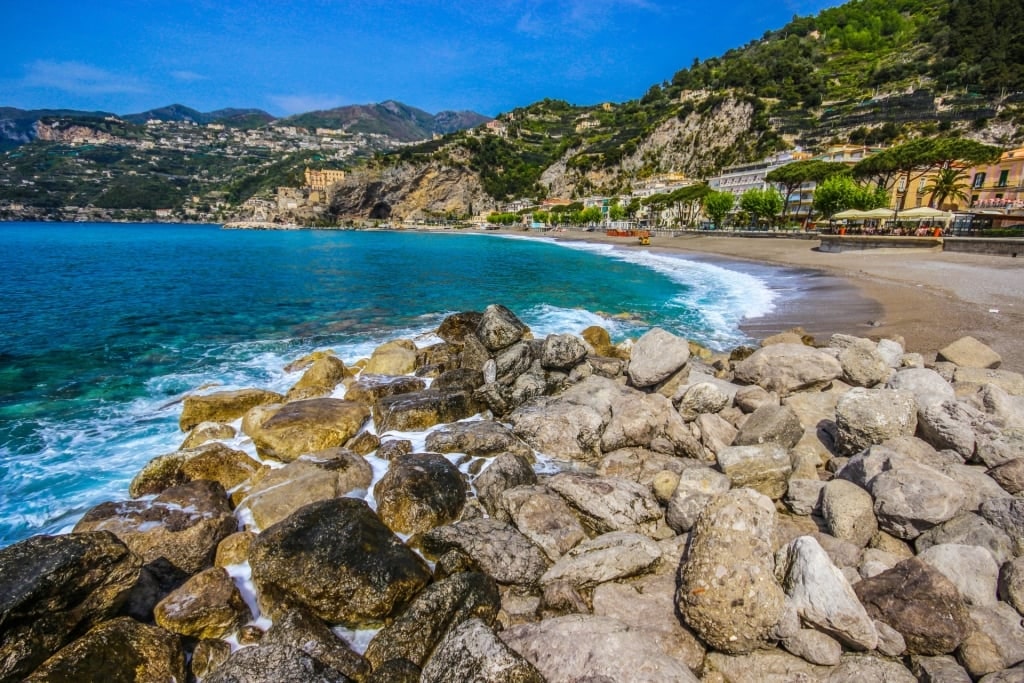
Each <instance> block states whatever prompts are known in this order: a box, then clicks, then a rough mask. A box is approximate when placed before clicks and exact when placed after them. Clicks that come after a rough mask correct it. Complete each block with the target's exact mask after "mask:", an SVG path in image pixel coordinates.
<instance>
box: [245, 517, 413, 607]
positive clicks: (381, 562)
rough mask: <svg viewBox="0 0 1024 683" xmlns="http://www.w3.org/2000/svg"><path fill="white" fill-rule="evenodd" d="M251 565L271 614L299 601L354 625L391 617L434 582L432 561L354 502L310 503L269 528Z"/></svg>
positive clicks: (257, 544) (256, 543)
mask: <svg viewBox="0 0 1024 683" xmlns="http://www.w3.org/2000/svg"><path fill="white" fill-rule="evenodd" d="M321 539H330V541H331V542H330V543H324V542H321ZM249 564H250V565H251V567H252V579H253V583H254V584H255V585H256V589H257V592H258V596H259V600H260V606H261V608H262V609H263V611H264V612H267V613H269V614H270V615H271V616H273V615H274V614H276V613H279V612H281V611H282V608H283V607H285V606H286V605H287V604H288V603H294V602H297V603H299V604H301V605H305V606H306V607H308V608H309V609H310V610H311V611H312V612H313V613H314V614H315V615H316V616H317V617H319V618H320V619H323V620H324V621H326V622H328V623H332V624H337V623H341V624H345V625H348V626H350V627H358V626H362V625H366V624H373V623H377V622H379V621H381V620H383V619H385V618H387V617H389V616H391V615H392V614H393V613H394V612H395V611H396V610H398V609H399V608H400V607H402V606H404V605H405V604H406V603H407V602H408V601H409V600H410V599H411V598H412V597H413V596H414V595H415V594H416V593H417V592H418V591H419V590H420V589H421V588H423V586H425V585H426V584H427V582H428V581H429V580H430V570H429V569H428V567H427V565H426V563H425V562H424V561H423V560H422V559H421V558H420V557H419V556H418V555H416V554H415V553H414V552H412V551H411V550H409V549H408V548H407V547H406V546H405V545H404V544H403V543H402V542H401V541H400V540H399V539H398V538H397V537H396V536H395V535H394V534H393V533H392V532H391V530H390V529H388V528H387V527H386V526H384V524H383V523H382V522H381V521H380V520H379V519H378V518H377V516H376V515H375V514H374V513H373V511H372V510H370V508H369V506H367V505H366V503H365V502H364V501H361V500H355V499H352V498H336V499H333V500H324V501H319V502H316V503H311V504H309V505H306V506H305V507H302V508H299V510H297V511H296V512H294V513H293V514H292V515H291V516H289V517H288V518H286V519H285V520H283V521H281V522H278V523H277V524H275V525H273V526H272V527H270V528H269V529H266V530H265V531H263V533H261V534H260V535H259V536H258V537H257V538H256V540H255V541H253V544H252V548H251V550H250V552H249Z"/></svg>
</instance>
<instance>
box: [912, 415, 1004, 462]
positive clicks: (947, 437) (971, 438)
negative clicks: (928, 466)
mask: <svg viewBox="0 0 1024 683" xmlns="http://www.w3.org/2000/svg"><path fill="white" fill-rule="evenodd" d="M918 421H919V423H920V435H921V438H922V439H924V440H925V441H927V442H928V443H929V444H931V445H932V446H934V447H935V448H937V449H939V450H942V449H946V448H948V449H951V450H954V451H956V452H957V453H959V454H960V455H961V456H962V457H963V458H964V459H970V458H972V457H974V452H975V446H976V444H977V441H978V435H977V432H976V431H975V430H976V427H977V426H978V425H980V424H982V423H983V422H984V416H983V415H982V414H981V412H980V411H978V410H977V409H975V408H971V407H970V406H968V405H966V404H964V403H962V402H960V401H943V402H942V403H932V404H931V405H928V406H924V407H923V408H921V410H920V411H919V413H918ZM992 464H996V463H992Z"/></svg>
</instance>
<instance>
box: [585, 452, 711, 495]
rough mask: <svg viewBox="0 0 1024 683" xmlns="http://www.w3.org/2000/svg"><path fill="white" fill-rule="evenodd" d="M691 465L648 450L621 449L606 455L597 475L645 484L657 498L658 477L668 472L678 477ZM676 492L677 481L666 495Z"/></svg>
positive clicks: (673, 457)
mask: <svg viewBox="0 0 1024 683" xmlns="http://www.w3.org/2000/svg"><path fill="white" fill-rule="evenodd" d="M689 464H691V463H689V462H688V461H686V460H683V459H682V458H677V457H675V456H672V455H669V454H667V453H656V452H654V451H652V450H650V449H647V448H620V449H618V450H615V451H611V452H610V453H607V454H605V456H604V457H603V458H601V462H600V464H599V465H598V466H597V470H596V472H595V473H596V474H597V475H598V476H601V477H618V478H620V479H629V480H630V481H635V482H637V483H639V484H645V485H647V486H650V487H651V488H652V489H654V493H655V495H656V496H657V495H658V491H657V489H656V488H655V480H656V479H657V478H658V475H659V474H661V473H663V472H668V473H669V474H676V475H677V476H678V474H679V472H682V471H683V470H684V469H686V466H687V465H689ZM674 490H675V481H673V482H672V487H671V488H670V489H669V490H668V492H667V493H666V495H667V496H671V495H672V491H674ZM659 500H661V499H660V498H659Z"/></svg>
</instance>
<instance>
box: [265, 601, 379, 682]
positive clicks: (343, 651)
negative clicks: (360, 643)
mask: <svg viewBox="0 0 1024 683" xmlns="http://www.w3.org/2000/svg"><path fill="white" fill-rule="evenodd" d="M260 645H261V647H268V646H275V645H277V646H284V647H289V648H294V649H296V650H302V651H303V652H305V653H306V654H307V655H309V656H310V657H312V658H313V659H315V660H316V661H318V662H321V663H323V664H326V665H327V666H329V667H331V668H332V669H335V670H336V671H339V672H340V673H343V674H345V675H346V676H348V677H349V678H351V679H353V680H357V681H358V680H363V679H364V678H365V677H366V676H367V675H368V674H369V672H370V665H369V663H367V661H366V660H365V659H364V658H363V657H362V656H360V655H359V654H357V653H355V652H353V651H352V649H351V648H350V647H349V645H348V643H346V642H345V640H344V639H342V638H339V637H338V636H336V635H335V634H334V632H333V631H331V630H330V629H329V628H327V626H326V625H325V624H324V623H323V622H322V621H320V620H319V619H317V618H316V617H315V616H313V615H312V614H311V613H310V612H309V611H308V610H305V609H302V608H296V609H292V610H289V611H288V612H286V613H284V614H283V615H280V616H278V617H277V618H276V619H275V620H274V624H273V625H272V626H271V627H270V629H269V630H268V631H267V633H266V635H265V636H264V637H263V639H262V640H261V641H260Z"/></svg>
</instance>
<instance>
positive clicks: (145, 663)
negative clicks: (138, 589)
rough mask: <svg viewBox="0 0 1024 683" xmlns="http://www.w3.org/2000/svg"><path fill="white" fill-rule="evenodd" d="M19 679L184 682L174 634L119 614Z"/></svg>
mask: <svg viewBox="0 0 1024 683" xmlns="http://www.w3.org/2000/svg"><path fill="white" fill-rule="evenodd" d="M19 678H20V677H19ZM5 680H11V679H5ZM24 680H25V681H31V682H32V683H44V682H49V681H110V682H111V683H118V682H120V681H184V680H186V678H185V652H184V651H183V650H182V647H181V642H180V640H179V639H178V637H177V636H175V635H172V634H170V633H168V632H167V631H165V630H163V629H161V628H158V627H156V626H149V625H148V624H140V623H139V622H137V621H135V620H134V619H131V618H129V617H120V618H117V619H113V620H111V621H106V622H103V623H102V624H100V625H98V626H96V627H95V628H94V629H92V630H91V631H89V632H88V633H86V634H85V635H84V636H82V637H81V638H79V639H78V640H76V641H74V642H73V643H71V644H70V645H68V646H67V647H65V648H64V649H62V650H61V651H60V652H58V653H57V654H55V655H54V656H53V657H50V658H49V659H48V660H46V661H45V662H44V663H43V664H42V666H40V667H39V668H38V669H36V670H35V671H34V672H33V673H32V675H31V676H28V677H26V678H25V679H24Z"/></svg>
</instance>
